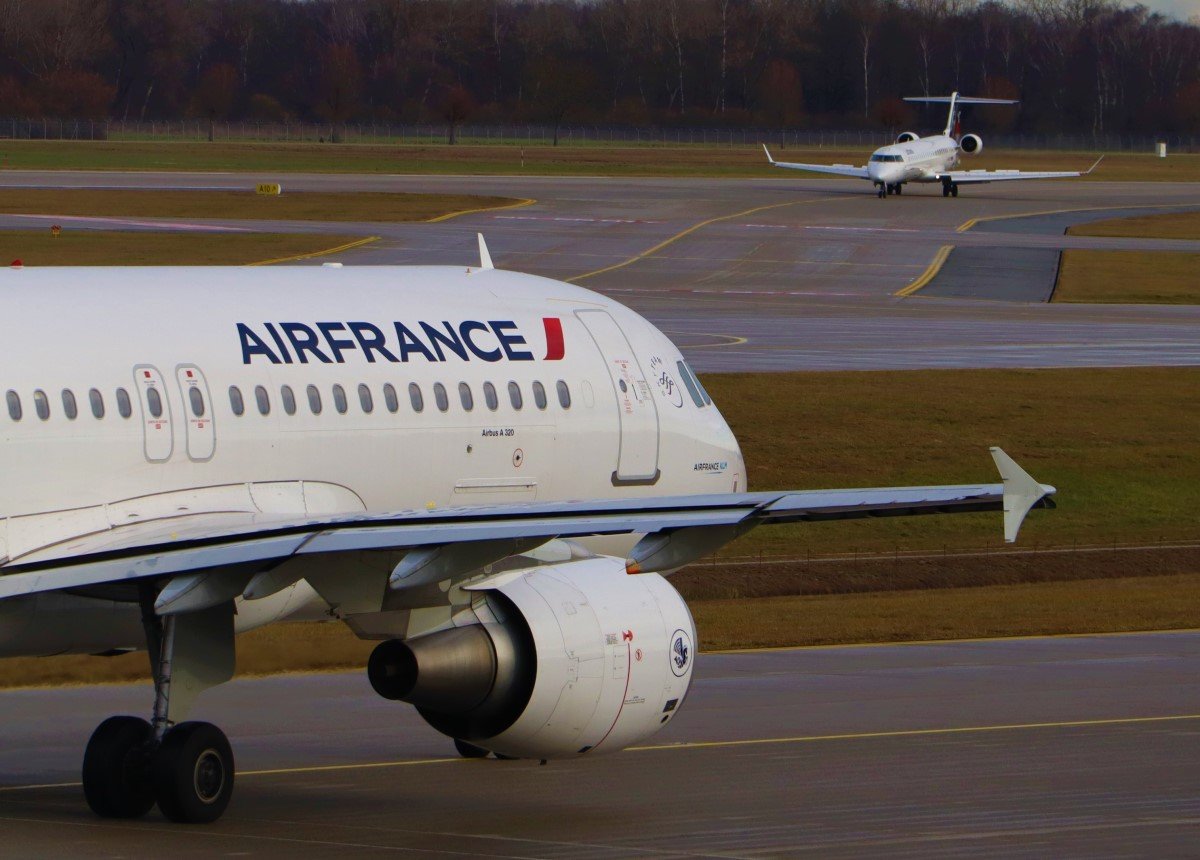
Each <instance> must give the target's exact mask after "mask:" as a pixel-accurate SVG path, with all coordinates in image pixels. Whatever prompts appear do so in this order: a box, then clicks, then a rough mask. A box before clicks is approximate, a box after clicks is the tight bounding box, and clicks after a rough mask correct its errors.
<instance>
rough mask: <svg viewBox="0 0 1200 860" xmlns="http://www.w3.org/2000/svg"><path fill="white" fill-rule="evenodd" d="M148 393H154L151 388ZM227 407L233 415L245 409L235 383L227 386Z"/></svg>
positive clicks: (239, 413)
mask: <svg viewBox="0 0 1200 860" xmlns="http://www.w3.org/2000/svg"><path fill="white" fill-rule="evenodd" d="M150 393H151V394H153V393H155V392H154V389H153V388H151V389H150ZM229 408H230V409H232V410H233V414H234V415H241V414H242V413H244V412H245V411H246V402H245V401H244V400H242V389H240V388H238V387H237V386H236V385H231V386H229ZM150 411H151V412H153V411H154V406H153V405H151V406H150ZM156 417H157V416H156Z"/></svg>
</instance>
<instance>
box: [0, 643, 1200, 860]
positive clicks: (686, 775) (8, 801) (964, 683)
mask: <svg viewBox="0 0 1200 860" xmlns="http://www.w3.org/2000/svg"><path fill="white" fill-rule="evenodd" d="M1197 659H1200V633H1197V632H1185V633H1172V634H1137V635H1128V636H1104V637H1100V636H1097V637H1068V638H1035V639H1013V640H994V641H978V642H958V643H944V644H928V645H900V646H867V647H845V648H815V649H795V650H784V651H774V652H746V653H741V654H709V655H702V657H701V658H700V660H699V661H698V664H697V673H698V675H697V679H696V681H695V683H694V685H693V688H692V692H691V694H690V695H689V698H688V701H687V703H686V706H685V707H684V709H683V711H682V712H681V713H680V715H679V717H678V718H677V719H676V720H674V721H672V722H671V723H670V724H669V725H668V727H667V728H666V729H665V730H664V731H663V732H662V733H661V734H660V735H658V736H656V737H654V738H652V739H651V740H650V741H648V742H646V744H644V745H643V748H641V749H635V750H631V751H626V752H622V753H619V754H616V755H613V756H609V757H604V758H596V759H591V760H588V759H580V760H575V761H570V762H552V763H550V764H548V765H546V766H544V767H543V766H539V765H538V764H537V763H536V762H529V761H512V762H500V761H494V760H487V761H466V760H460V759H457V758H455V757H453V754H452V750H451V748H450V745H449V742H448V741H447V740H446V739H444V738H442V737H441V736H440V735H438V734H436V733H435V732H433V731H432V730H431V729H429V728H428V727H426V726H425V725H424V724H423V723H422V722H421V721H420V719H419V718H418V717H417V716H416V714H415V712H414V711H413V710H412V709H411V708H409V707H408V706H406V705H399V704H396V703H392V702H387V701H384V700H382V699H380V698H378V697H376V696H375V695H374V694H373V693H372V692H371V691H370V689H369V687H368V685H367V683H366V680H365V678H364V677H363V676H362V675H361V674H359V673H355V674H344V675H343V674H339V675H297V676H285V677H277V678H269V679H257V680H243V681H236V682H234V683H231V684H228V685H226V686H224V687H221V688H218V689H215V690H213V691H210V692H209V693H206V694H205V696H204V697H203V698H202V699H201V703H200V705H199V707H198V713H197V714H196V716H197V717H199V718H206V719H210V720H212V721H213V722H216V723H218V724H220V725H221V726H222V727H223V728H224V729H225V730H226V732H227V733H228V734H229V736H230V738H231V741H232V743H233V746H234V751H235V755H236V756H237V759H238V766H239V778H238V784H237V789H236V793H235V796H234V801H233V804H232V806H231V807H230V809H229V811H228V812H227V813H226V816H225V817H224V818H223V819H222V820H221V821H220V822H219V823H217V824H216V825H213V826H209V827H177V826H171V825H168V824H167V823H166V822H165V821H164V820H163V819H162V818H161V817H160V816H159V815H158V813H157V812H153V813H151V815H150V816H148V817H147V818H146V819H144V820H142V821H136V822H107V821H101V820H99V819H96V818H94V817H92V816H91V814H90V813H89V812H88V811H87V809H86V807H85V805H84V803H83V799H82V796H81V790H80V788H79V787H78V786H77V785H74V784H67V785H56V784H57V783H74V782H75V781H76V780H77V779H78V776H77V774H78V766H79V759H80V757H81V753H82V748H83V744H84V742H85V741H86V739H87V736H88V734H89V733H90V731H91V729H92V727H93V726H94V725H95V724H96V723H98V722H99V721H100V720H101V719H103V718H104V717H106V716H108V715H110V714H112V713H119V712H127V711H132V712H139V711H142V710H145V709H146V707H147V706H148V703H149V695H150V694H149V688H148V687H141V686H114V687H96V688H66V689H39V690H20V691H8V692H4V693H0V713H3V714H4V723H5V728H4V735H5V743H4V745H3V747H2V748H0V785H2V786H3V788H0V830H2V832H3V833H4V850H5V852H6V853H9V856H22V857H33V856H49V855H59V856H66V855H70V856H79V857H107V856H147V855H151V854H153V855H159V856H165V855H169V856H173V857H191V856H201V855H203V856H212V855H215V854H224V855H238V856H241V855H250V856H288V857H308V856H328V855H330V854H332V853H335V852H337V853H339V854H345V855H349V856H357V855H374V854H380V855H382V854H395V853H399V854H416V855H425V856H462V855H468V856H496V857H529V858H575V857H586V858H624V857H655V856H657V857H785V856H786V857H800V856H818V857H841V856H845V857H862V856H888V857H948V856H962V855H964V854H970V855H971V856H981V857H987V856H1003V857H1019V856H1020V857H1023V856H1038V857H1049V856H1053V857H1146V856H1155V857H1173V856H1178V857H1187V856H1195V848H1196V845H1198V844H1200V783H1198V781H1197V777H1196V774H1197V772H1198V770H1200V745H1197V743H1196V739H1197V737H1198V735H1200V686H1198V685H1197V684H1196V678H1195V666H1196V661H1197ZM46 784H49V787H40V788H19V787H17V786H22V785H43V786H44V785H46ZM10 852H11V853H10Z"/></svg>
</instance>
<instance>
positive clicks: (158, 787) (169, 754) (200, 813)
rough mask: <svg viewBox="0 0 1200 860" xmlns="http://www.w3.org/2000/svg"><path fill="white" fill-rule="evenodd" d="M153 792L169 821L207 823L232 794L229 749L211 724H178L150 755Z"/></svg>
mask: <svg viewBox="0 0 1200 860" xmlns="http://www.w3.org/2000/svg"><path fill="white" fill-rule="evenodd" d="M153 776H154V793H155V796H156V797H157V799H158V808H159V809H160V810H162V814H163V815H165V816H166V817H167V818H168V819H170V820H171V821H175V822H178V823H181V824H211V823H212V822H214V821H216V820H217V819H218V818H220V817H221V814H222V813H223V812H225V807H227V806H228V805H229V799H230V797H232V796H233V750H232V749H231V748H230V746H229V740H228V739H227V738H226V737H225V733H224V732H222V731H221V730H220V729H218V728H217V727H216V726H214V725H212V724H211V723H200V722H190V723H180V724H179V725H177V726H175V727H174V728H173V729H171V730H170V731H169V732H167V734H166V736H165V737H164V738H163V742H162V746H160V747H159V748H158V753H157V754H156V755H155V757H154V767H153Z"/></svg>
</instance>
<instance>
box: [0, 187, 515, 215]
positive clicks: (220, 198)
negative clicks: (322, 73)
mask: <svg viewBox="0 0 1200 860" xmlns="http://www.w3.org/2000/svg"><path fill="white" fill-rule="evenodd" d="M521 202H522V201H520V200H514V199H513V198H511V197H483V196H476V195H471V194H384V193H357V192H356V193H323V192H315V191H304V192H297V193H294V194H293V193H288V192H287V187H286V185H285V186H284V193H283V194H280V195H277V196H276V195H267V194H255V193H254V190H253V188H249V187H248V188H247V190H246V191H151V190H147V191H129V190H123V189H115V190H114V189H107V188H106V189H95V190H93V189H78V188H69V189H30V188H19V189H14V188H8V189H0V212H20V213H29V214H43V213H44V214H49V215H80V216H122V217H124V216H128V217H137V218H247V219H255V220H271V219H274V220H284V221H430V220H433V219H442V218H445V217H446V216H448V215H452V214H454V213H456V212H464V211H472V210H478V209H495V208H500V207H509V206H513V205H519V204H520V203H521Z"/></svg>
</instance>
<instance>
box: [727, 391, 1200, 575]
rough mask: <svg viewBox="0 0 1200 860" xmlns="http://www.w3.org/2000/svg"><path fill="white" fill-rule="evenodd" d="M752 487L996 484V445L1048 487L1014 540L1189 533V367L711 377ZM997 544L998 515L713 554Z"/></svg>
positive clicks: (789, 539)
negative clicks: (1053, 490) (1046, 500)
mask: <svg viewBox="0 0 1200 860" xmlns="http://www.w3.org/2000/svg"><path fill="white" fill-rule="evenodd" d="M704 383H705V385H706V386H707V387H708V389H709V391H710V393H711V394H712V395H713V398H714V400H715V401H716V402H717V404H718V405H719V406H720V407H721V411H722V414H724V415H725V417H726V419H727V420H728V421H729V424H730V426H731V427H732V428H733V430H734V433H735V434H736V435H737V437H738V439H739V441H740V442H741V445H742V453H743V455H744V456H745V459H746V462H747V466H748V472H749V486H750V489H751V490H763V489H771V488H785V487H792V488H821V487H854V486H900V485H908V484H937V483H951V484H957V483H971V482H975V481H980V482H992V481H995V480H997V478H996V475H995V472H994V470H993V466H992V461H991V458H990V457H989V455H988V453H987V449H988V446H989V445H1000V446H1001V447H1003V448H1004V449H1005V450H1006V451H1008V453H1009V454H1010V455H1012V456H1013V457H1014V458H1015V459H1016V460H1017V461H1018V462H1019V463H1021V464H1022V465H1023V466H1024V467H1025V468H1026V469H1027V470H1028V471H1029V472H1030V473H1031V474H1032V475H1033V476H1034V477H1035V478H1037V479H1038V480H1040V481H1043V482H1045V483H1049V484H1054V485H1056V486H1057V487H1058V488H1059V497H1058V504H1059V507H1058V509H1057V510H1055V511H1034V512H1033V513H1032V514H1031V515H1030V517H1029V519H1028V520H1027V521H1026V524H1025V527H1024V529H1023V531H1022V534H1021V543H1022V544H1023V545H1026V546H1033V545H1042V546H1045V545H1047V544H1058V545H1068V546H1069V545H1071V544H1072V543H1074V542H1076V541H1077V542H1078V543H1080V544H1092V543H1098V544H1108V543H1111V542H1113V541H1117V542H1126V541H1130V542H1136V541H1141V540H1148V541H1155V540H1157V539H1158V538H1159V537H1164V538H1167V539H1196V538H1200V524H1198V523H1197V519H1196V514H1195V512H1196V510H1200V434H1197V433H1196V425H1195V421H1194V417H1195V416H1197V415H1200V368H1121V369H1082V370H1079V369H1076V370H945V371H943V370H924V371H894V372H843V373H828V372H820V373H778V374H714V375H708V376H706V377H705V379H704ZM999 541H1000V517H999V515H998V514H964V515H957V516H952V517H937V516H934V517H903V518H894V519H889V518H883V519H873V520H855V521H849V522H833V523H806V524H797V525H790V526H777V527H773V528H768V529H759V530H757V531H754V532H751V533H750V534H749V535H747V536H745V537H743V538H741V539H740V540H738V541H737V542H735V543H734V544H732V545H730V547H728V548H727V549H726V550H723V551H722V553H728V554H729V555H752V554H754V553H756V552H758V551H760V550H761V551H764V552H768V553H792V554H798V555H800V556H804V555H805V554H806V553H810V552H811V553H812V554H814V555H817V554H824V553H842V552H851V551H852V550H859V551H884V552H888V551H892V550H895V549H899V550H906V549H922V548H925V549H941V548H942V547H943V546H946V547H951V548H953V547H962V546H977V547H982V546H985V545H989V544H990V545H991V546H995V545H997V544H998V543H999Z"/></svg>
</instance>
